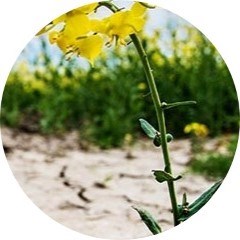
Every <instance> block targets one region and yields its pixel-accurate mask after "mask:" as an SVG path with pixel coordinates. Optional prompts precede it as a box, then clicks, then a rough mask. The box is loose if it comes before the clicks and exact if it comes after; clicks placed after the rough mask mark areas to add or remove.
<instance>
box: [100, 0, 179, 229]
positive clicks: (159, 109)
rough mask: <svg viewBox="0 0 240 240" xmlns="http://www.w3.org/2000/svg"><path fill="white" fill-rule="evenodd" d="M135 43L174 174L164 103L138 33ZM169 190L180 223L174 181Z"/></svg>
mask: <svg viewBox="0 0 240 240" xmlns="http://www.w3.org/2000/svg"><path fill="white" fill-rule="evenodd" d="M99 5H100V6H101V5H102V6H105V7H107V8H109V9H110V10H111V11H112V12H117V11H119V10H120V9H118V7H116V6H115V5H114V4H112V3H111V2H106V1H104V2H100V3H99ZM130 37H131V39H132V42H133V44H134V45H135V47H136V49H137V52H138V55H139V57H140V59H141V61H142V64H143V67H144V71H145V74H146V78H147V81H148V85H149V88H150V91H151V95H152V100H153V103H154V107H155V111H156V115H157V120H158V127H159V130H160V132H161V143H162V152H163V158H164V164H165V171H166V172H168V173H170V174H172V169H171V163H170V158H169V153H168V145H167V139H166V133H167V132H166V124H165V116H164V110H163V108H162V103H161V100H160V96H159V94H158V91H157V87H156V84H155V80H154V76H153V71H152V69H151V66H150V63H149V61H148V57H147V54H146V52H145V50H144V48H143V46H142V43H141V41H140V40H139V38H138V36H137V35H136V34H131V35H130ZM168 190H169V195H170V199H171V204H172V210H173V218H174V225H175V226H176V225H178V224H179V221H178V207H177V199H176V194H175V189H174V183H173V182H170V181H169V182H168Z"/></svg>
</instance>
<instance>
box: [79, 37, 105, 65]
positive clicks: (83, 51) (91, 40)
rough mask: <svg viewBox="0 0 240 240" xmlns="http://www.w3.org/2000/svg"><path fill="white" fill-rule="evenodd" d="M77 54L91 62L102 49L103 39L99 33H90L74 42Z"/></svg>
mask: <svg viewBox="0 0 240 240" xmlns="http://www.w3.org/2000/svg"><path fill="white" fill-rule="evenodd" d="M75 47H76V48H77V49H78V52H77V54H78V55H80V56H82V57H84V58H87V59H88V60H89V61H90V63H91V64H93V62H94V60H95V59H96V57H98V55H99V54H100V53H101V51H102V47H103V39H102V38H101V37H100V36H99V35H92V36H89V37H87V38H84V39H80V40H78V41H77V42H76V46H75Z"/></svg>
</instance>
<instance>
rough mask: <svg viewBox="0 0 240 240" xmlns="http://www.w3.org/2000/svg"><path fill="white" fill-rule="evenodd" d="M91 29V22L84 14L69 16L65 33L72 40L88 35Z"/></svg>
mask: <svg viewBox="0 0 240 240" xmlns="http://www.w3.org/2000/svg"><path fill="white" fill-rule="evenodd" d="M90 30H91V22H90V20H89V18H88V17H87V16H86V15H84V14H77V15H71V16H67V18H66V25H65V29H64V35H66V36H68V37H69V38H70V39H71V40H75V39H77V38H78V37H81V36H84V35H86V34H87V33H88V32H89V31H90Z"/></svg>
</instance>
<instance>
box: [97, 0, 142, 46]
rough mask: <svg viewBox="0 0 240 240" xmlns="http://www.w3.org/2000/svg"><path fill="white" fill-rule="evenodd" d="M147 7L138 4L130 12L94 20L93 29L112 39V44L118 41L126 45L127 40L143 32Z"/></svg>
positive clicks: (120, 12)
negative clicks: (128, 37) (134, 34)
mask: <svg viewBox="0 0 240 240" xmlns="http://www.w3.org/2000/svg"><path fill="white" fill-rule="evenodd" d="M145 13H146V7H144V6H143V5H142V4H140V3H138V2H136V3H134V4H133V6H132V8H131V9H130V10H126V11H119V12H116V13H114V14H112V15H111V16H109V17H107V18H104V19H102V20H93V29H94V30H95V31H96V32H99V33H102V34H105V35H107V36H108V37H110V42H112V41H113V40H114V39H116V41H117V42H120V44H124V45H125V44H126V43H125V38H126V37H127V36H129V35H130V34H133V33H138V32H139V31H141V30H142V28H143V26H144V24H145V22H146V19H145Z"/></svg>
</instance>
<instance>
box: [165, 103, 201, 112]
mask: <svg viewBox="0 0 240 240" xmlns="http://www.w3.org/2000/svg"><path fill="white" fill-rule="evenodd" d="M196 103H197V102H196V101H183V102H174V103H165V102H163V103H162V108H163V109H164V110H165V109H170V108H174V107H179V106H186V105H193V104H196Z"/></svg>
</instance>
